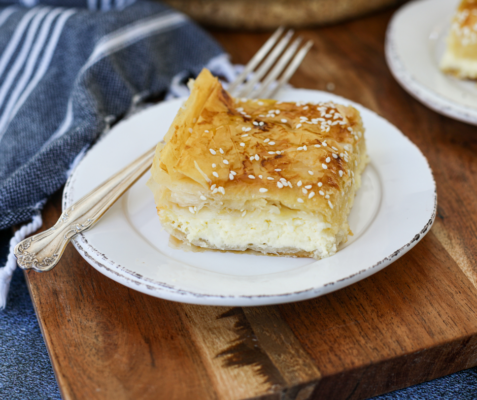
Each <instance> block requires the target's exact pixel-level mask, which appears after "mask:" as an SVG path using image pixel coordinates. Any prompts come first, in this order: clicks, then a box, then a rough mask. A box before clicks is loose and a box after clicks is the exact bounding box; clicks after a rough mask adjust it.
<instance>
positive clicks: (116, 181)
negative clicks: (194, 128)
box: [14, 148, 155, 272]
mask: <svg viewBox="0 0 477 400" xmlns="http://www.w3.org/2000/svg"><path fill="white" fill-rule="evenodd" d="M154 152H155V148H152V149H151V150H149V151H148V152H146V153H145V154H143V155H142V156H140V157H139V158H137V159H136V160H134V161H133V162H132V163H131V164H129V165H127V166H126V167H125V168H124V169H122V170H121V171H119V172H118V173H117V174H115V175H113V176H112V177H111V178H109V179H108V180H107V181H106V182H104V183H102V184H101V185H99V186H98V187H97V188H96V189H94V190H93V191H91V192H90V193H88V194H87V195H85V196H84V197H83V198H81V199H80V200H78V201H77V202H76V203H74V204H73V205H72V206H70V207H69V208H67V209H66V210H64V211H63V213H62V214H61V216H60V218H59V220H58V221H57V222H56V224H55V225H54V226H53V227H51V228H50V229H48V230H46V231H44V232H41V233H39V234H37V235H34V236H31V237H29V238H27V239H25V240H23V241H21V242H20V243H18V244H17V245H16V246H15V250H14V254H15V256H16V258H17V263H18V266H19V267H20V268H22V269H25V270H26V269H33V270H35V271H38V272H44V271H49V270H51V269H52V268H53V267H54V266H55V265H56V264H58V262H59V261H60V258H61V256H62V254H63V252H64V250H65V248H66V245H67V244H68V243H69V242H70V240H71V239H73V238H74V237H75V236H76V235H77V234H78V233H81V232H84V231H85V230H87V229H89V228H91V227H92V226H93V225H94V224H95V223H96V222H97V221H98V220H99V219H100V218H101V217H102V216H103V215H104V213H105V212H106V211H107V210H108V209H109V208H110V207H111V206H112V205H113V204H114V203H115V202H116V200H118V199H119V198H120V197H121V196H122V194H123V193H124V192H125V191H126V190H128V189H129V188H130V187H131V186H132V185H133V184H134V183H135V182H136V181H137V180H138V179H139V178H140V177H141V176H142V175H144V173H145V172H146V171H147V170H148V169H149V168H150V167H151V164H152V160H153V158H154Z"/></svg>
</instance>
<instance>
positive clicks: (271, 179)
mask: <svg viewBox="0 0 477 400" xmlns="http://www.w3.org/2000/svg"><path fill="white" fill-rule="evenodd" d="M267 179H268V180H269V181H274V180H275V179H273V178H272V177H271V176H269V177H267Z"/></svg>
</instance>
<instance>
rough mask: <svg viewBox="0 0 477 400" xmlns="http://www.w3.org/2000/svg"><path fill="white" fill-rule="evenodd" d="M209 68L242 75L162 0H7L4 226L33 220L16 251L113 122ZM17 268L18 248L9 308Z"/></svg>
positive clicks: (0, 282) (1, 14) (1, 158)
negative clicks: (15, 0) (47, 204)
mask: <svg viewBox="0 0 477 400" xmlns="http://www.w3.org/2000/svg"><path fill="white" fill-rule="evenodd" d="M1 5H3V7H2V6H1ZM204 66H207V67H208V68H210V69H212V71H213V72H214V70H215V72H216V73H217V74H221V75H223V76H226V77H227V76H229V77H231V76H232V74H233V69H232V68H231V65H230V64H228V61H227V58H226V56H225V55H224V54H223V50H222V49H221V48H220V46H218V45H217V44H216V43H215V42H214V41H213V40H212V39H211V38H210V37H209V36H208V35H207V34H206V33H205V32H204V31H202V30H201V29H200V28H198V27H197V26H196V25H195V24H194V23H193V22H191V21H190V20H188V19H187V17H185V16H184V15H183V14H180V13H178V12H175V11H173V10H171V9H169V8H167V7H165V6H163V5H161V4H159V3H157V2H148V1H137V2H134V1H131V0H64V1H61V0H42V1H38V0H23V1H20V2H17V3H15V2H8V3H5V1H4V0H3V1H2V0H0V229H6V228H9V227H11V226H13V225H18V224H20V225H23V226H22V227H21V228H20V229H19V230H18V231H17V232H16V234H15V237H14V238H12V240H11V243H10V249H11V250H12V249H13V247H14V246H15V245H16V243H18V242H19V241H20V240H22V239H23V238H24V237H25V236H27V235H29V234H30V233H32V232H34V231H35V230H37V229H38V228H39V227H40V226H41V216H40V211H41V208H42V206H43V204H44V203H45V201H46V199H48V197H49V196H50V195H52V194H53V193H54V192H55V191H57V190H58V189H59V188H61V186H62V185H63V184H64V183H65V181H66V179H67V176H68V174H69V171H71V168H72V166H73V165H75V162H77V161H78V160H79V159H80V158H81V157H82V155H83V154H84V153H85V152H86V151H87V149H88V148H89V146H90V145H91V144H92V143H93V142H94V141H95V139H97V138H98V136H99V135H100V134H101V133H102V132H104V131H105V130H107V129H108V126H110V125H111V124H112V123H114V122H116V121H117V120H118V119H120V118H121V116H123V115H125V114H126V113H128V112H129V111H130V110H131V109H132V108H134V107H136V106H137V105H138V104H139V103H141V102H145V101H148V100H149V99H155V98H158V97H159V96H161V95H167V93H168V92H169V94H168V96H169V97H171V96H174V95H180V94H181V90H180V87H181V85H180V84H181V83H182V82H184V81H185V80H186V79H187V78H188V77H190V76H194V75H196V74H198V73H199V71H200V70H201V68H203V67H204ZM171 84H173V85H172V87H171ZM133 134H134V133H133V132H131V135H133ZM15 267H16V262H15V258H14V256H13V253H12V251H10V254H9V257H8V261H7V265H6V266H5V267H4V268H0V308H3V307H5V302H6V295H7V292H8V287H9V284H10V280H11V277H12V274H13V271H14V269H15Z"/></svg>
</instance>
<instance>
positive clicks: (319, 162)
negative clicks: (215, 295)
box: [148, 70, 367, 259]
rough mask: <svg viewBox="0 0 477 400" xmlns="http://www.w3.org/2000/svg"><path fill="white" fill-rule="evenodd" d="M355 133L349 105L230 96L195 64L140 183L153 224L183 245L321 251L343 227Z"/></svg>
mask: <svg viewBox="0 0 477 400" xmlns="http://www.w3.org/2000/svg"><path fill="white" fill-rule="evenodd" d="M363 134H364V130H363V125H362V121H361V117H360V115H359V112H358V111H357V110H356V109H355V108H353V107H349V106H348V107H346V106H342V105H337V104H334V103H304V102H298V103H295V102H292V103H290V102H279V101H278V102H277V101H275V100H245V99H243V100H240V99H233V98H231V97H230V96H229V95H228V93H227V92H226V91H225V90H224V89H223V88H222V86H221V84H220V82H219V81H218V80H217V79H216V78H214V77H213V76H212V75H211V74H210V72H209V71H207V70H203V71H202V73H201V74H200V75H199V77H198V78H197V80H196V81H195V83H194V85H193V88H192V92H191V94H190V97H189V99H188V100H187V101H186V102H185V104H184V105H183V106H182V107H181V109H180V110H179V113H178V114H177V116H176V117H175V119H174V122H173V123H172V125H171V127H170V128H169V131H168V132H167V135H166V136H165V145H164V144H159V145H158V147H157V149H156V155H155V158H154V163H153V166H152V177H151V179H150V180H149V182H148V186H149V187H150V188H151V190H152V191H153V193H154V198H155V202H156V206H157V212H158V215H159V219H160V221H161V223H162V226H163V227H164V228H165V229H166V230H167V231H168V232H169V233H170V234H171V235H172V236H174V237H175V238H177V239H179V240H181V241H182V242H184V243H186V244H191V245H194V246H199V247H202V248H207V249H216V250H229V251H230V250H233V251H245V250H253V251H256V252H261V253H264V254H269V255H286V256H296V257H314V258H316V259H320V258H323V257H328V256H330V255H332V254H334V253H335V252H336V250H337V248H338V245H339V244H340V243H342V242H345V241H346V240H347V236H348V234H349V233H350V230H349V227H348V221H347V217H348V214H349V212H350V209H351V206H352V205H353V200H354V196H355V193H356V190H357V189H358V188H359V186H360V183H361V178H360V176H361V173H362V171H363V169H364V167H365V165H366V163H367V155H366V147H365V141H364V135H363Z"/></svg>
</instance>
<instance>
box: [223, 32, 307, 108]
mask: <svg viewBox="0 0 477 400" xmlns="http://www.w3.org/2000/svg"><path fill="white" fill-rule="evenodd" d="M284 31H285V28H283V27H280V28H278V29H277V30H276V31H275V33H274V34H273V35H272V36H271V37H270V39H268V40H267V41H266V42H265V44H264V45H263V46H262V47H261V48H260V50H258V51H257V53H256V54H255V55H254V56H253V57H252V59H251V60H250V61H249V63H248V64H247V65H246V66H245V68H244V70H243V71H242V73H241V74H240V75H239V76H237V78H236V79H235V80H234V81H233V82H232V83H231V84H230V85H229V87H228V88H227V90H228V91H229V93H230V94H231V95H232V96H234V97H246V98H249V99H256V98H262V99H270V98H273V97H274V96H275V95H276V94H277V93H278V91H279V90H280V89H281V88H282V87H283V85H285V84H286V83H287V82H288V81H289V80H290V78H291V77H292V75H293V74H294V73H295V71H296V70H297V68H298V67H299V66H300V64H301V62H302V61H303V59H304V58H305V56H306V54H307V53H308V50H310V48H311V46H313V41H311V40H309V41H308V42H306V44H305V45H304V46H303V47H302V48H301V49H300V50H298V48H299V47H300V44H301V42H302V38H301V37H298V38H297V39H295V40H294V42H293V43H292V44H291V45H290V47H289V48H288V49H287V50H286V51H285V48H286V47H287V45H288V43H289V42H290V40H291V38H292V36H293V34H294V31H293V30H292V29H290V30H289V31H288V32H286V33H285V35H283V37H282V34H283V32H284ZM280 37H282V39H281V40H280V41H279V39H280ZM277 42H278V44H277ZM275 45H276V46H275ZM273 46H275V48H273ZM272 49H273V50H272ZM284 51H285V53H283V52H284ZM282 53H283V55H282ZM267 55H268V56H267ZM280 55H282V56H281V57H280ZM278 57H280V59H279V60H278V61H277V59H278ZM292 58H293V59H292ZM290 60H291V62H290ZM275 61H277V62H276V64H275V66H274V67H273V69H272V70H271V71H270V68H271V67H272V66H273V63H275ZM260 63H262V64H261V65H260V68H258V70H257V71H255V72H253V70H254V69H255V68H256V67H257V66H258V65H259V64H260ZM287 64H288V67H287ZM285 67H287V68H286V70H285ZM283 70H285V72H283ZM269 71H270V72H269ZM267 72H269V74H268V76H267V77H266V78H265V79H264V80H263V82H259V81H260V79H262V78H263V77H264V76H265V74H266V73H267ZM282 72H283V75H282V77H281V78H280V80H279V81H278V82H276V84H275V85H274V83H275V80H276V79H277V78H278V76H279V75H280V74H281V73H282ZM251 74H252V76H251V78H250V80H248V81H247V82H246V79H247V77H248V76H249V75H251Z"/></svg>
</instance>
